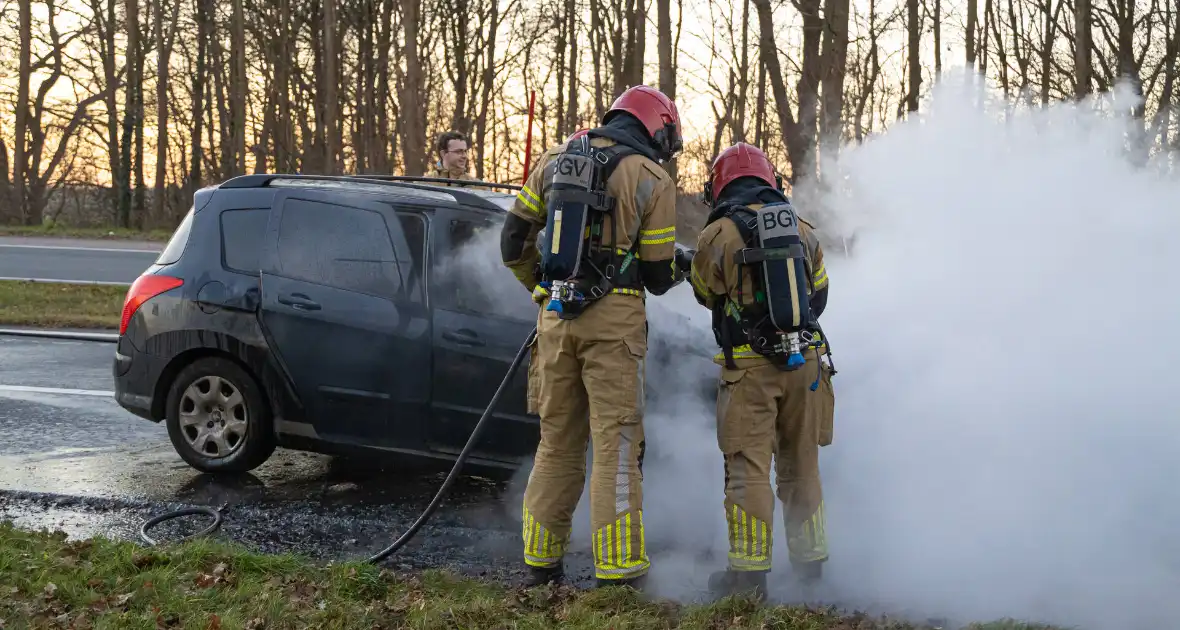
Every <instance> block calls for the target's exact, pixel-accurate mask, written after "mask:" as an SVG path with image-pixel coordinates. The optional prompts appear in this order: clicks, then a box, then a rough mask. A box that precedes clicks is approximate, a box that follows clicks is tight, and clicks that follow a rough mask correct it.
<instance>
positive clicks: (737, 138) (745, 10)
mask: <svg viewBox="0 0 1180 630" xmlns="http://www.w3.org/2000/svg"><path fill="white" fill-rule="evenodd" d="M749 50H750V0H744V1H743V2H742V51H741V57H740V61H739V62H738V64H739V65H738V77H737V83H738V93H737V103H735V104H734V121H733V125H732V128H733V141H734V142H745V141H746V97H747V94H748V93H749V87H750V54H749Z"/></svg>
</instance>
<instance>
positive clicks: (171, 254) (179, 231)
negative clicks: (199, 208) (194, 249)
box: [156, 208, 193, 265]
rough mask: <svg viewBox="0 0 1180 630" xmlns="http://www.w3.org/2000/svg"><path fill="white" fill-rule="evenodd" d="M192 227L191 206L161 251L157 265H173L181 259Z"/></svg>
mask: <svg viewBox="0 0 1180 630" xmlns="http://www.w3.org/2000/svg"><path fill="white" fill-rule="evenodd" d="M192 227H193V209H192V208H189V210H188V213H187V214H185V215H184V219H182V220H181V221H180V225H178V226H176V231H175V232H173V233H172V238H170V239H168V244H167V245H165V246H164V251H162V252H160V257H159V258H156V264H157V265H171V264H172V263H174V262H176V261H178V260H180V255H181V254H183V253H184V247H185V245H187V244H188V234H189V230H191V229H192Z"/></svg>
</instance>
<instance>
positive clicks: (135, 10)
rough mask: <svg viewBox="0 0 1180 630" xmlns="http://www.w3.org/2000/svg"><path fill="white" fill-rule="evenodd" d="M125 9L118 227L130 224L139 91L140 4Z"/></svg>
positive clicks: (129, 2)
mask: <svg viewBox="0 0 1180 630" xmlns="http://www.w3.org/2000/svg"><path fill="white" fill-rule="evenodd" d="M124 3H125V7H124V8H125V10H126V24H125V26H124V27H125V28H126V30H127V52H126V58H127V63H126V68H127V70H126V72H127V89H126V97H127V98H126V104H125V105H124V109H123V138H122V146H121V147H120V150H119V153H120V158H121V159H122V161H123V164H122V166H121V167H120V168H119V176H120V180H121V181H120V182H119V226H120V227H123V228H129V227H131V203H132V199H131V197H132V195H131V174H132V169H133V167H134V165H133V163H132V148H133V147H132V140H133V138H134V136H135V128H136V124H135V113H136V103H135V101H136V96H137V93H138V92H139V91H140V90H139V79H138V77H139V72H138V70H139V68H138V66H139V4H138V1H137V0H124Z"/></svg>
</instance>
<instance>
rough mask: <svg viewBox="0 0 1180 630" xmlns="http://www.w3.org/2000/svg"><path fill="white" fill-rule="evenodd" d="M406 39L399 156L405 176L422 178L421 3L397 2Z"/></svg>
mask: <svg viewBox="0 0 1180 630" xmlns="http://www.w3.org/2000/svg"><path fill="white" fill-rule="evenodd" d="M400 1H401V4H402V27H403V31H404V36H405V55H406V77H405V80H404V81H403V82H402V97H401V111H402V114H403V116H404V119H405V120H404V122H403V124H402V129H403V136H402V154H403V155H404V156H405V157H404V160H405V162H404V168H405V173H406V175H421V174H422V173H423V172H424V169H425V166H426V127H425V125H423V120H422V119H423V112H424V111H425V103H424V102H423V101H422V97H423V94H422V89H423V78H422V62H421V60H420V59H419V58H418V31H419V28H420V22H421V14H422V0H400Z"/></svg>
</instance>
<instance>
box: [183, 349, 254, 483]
mask: <svg viewBox="0 0 1180 630" xmlns="http://www.w3.org/2000/svg"><path fill="white" fill-rule="evenodd" d="M166 418H167V420H166V422H167V425H168V437H169V438H170V439H171V440H172V446H173V447H174V448H175V449H176V452H177V453H178V454H179V455H180V457H181V458H182V459H183V460H184V461H185V462H186V463H188V465H189V466H192V467H193V468H195V469H197V470H199V471H201V472H206V473H243V472H247V471H250V470H253V469H255V468H257V467H259V466H261V465H262V463H263V462H265V461H266V460H267V459H268V458H270V456H271V454H272V453H274V450H275V444H276V440H275V433H274V422H273V419H272V416H271V412H270V408H269V407H268V406H267V404H266V401H265V399H264V398H263V396H262V391H261V388H260V387H259V386H258V381H256V380H255V379H254V377H253V376H251V375H250V374H249V373H248V372H246V370H244V369H242V368H241V366H239V365H238V364H237V363H234V362H233V361H230V360H229V359H224V358H220V357H207V358H204V359H198V360H197V361H194V362H193V363H191V364H189V365H188V366H186V367H185V368H184V369H182V370H181V371H180V373H179V374H177V375H176V378H175V379H173V381H172V385H171V386H170V387H169V389H168V401H167V414H166Z"/></svg>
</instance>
